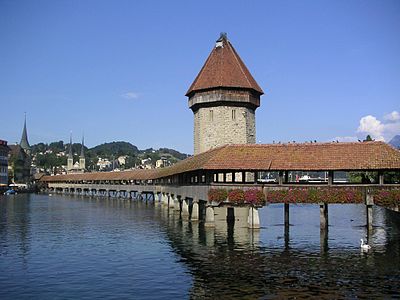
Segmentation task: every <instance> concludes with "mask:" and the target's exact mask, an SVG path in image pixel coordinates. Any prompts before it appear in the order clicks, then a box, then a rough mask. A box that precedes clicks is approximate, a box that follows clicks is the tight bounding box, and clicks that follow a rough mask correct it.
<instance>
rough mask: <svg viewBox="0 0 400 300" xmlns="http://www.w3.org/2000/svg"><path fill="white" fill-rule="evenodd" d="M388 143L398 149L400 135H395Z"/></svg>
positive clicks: (399, 147)
mask: <svg viewBox="0 0 400 300" xmlns="http://www.w3.org/2000/svg"><path fill="white" fill-rule="evenodd" d="M389 145H392V146H393V147H395V148H397V149H400V135H399V134H398V135H395V136H394V137H393V138H392V139H391V140H390V142H389Z"/></svg>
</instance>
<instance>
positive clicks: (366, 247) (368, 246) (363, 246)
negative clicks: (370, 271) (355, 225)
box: [360, 239, 371, 251]
mask: <svg viewBox="0 0 400 300" xmlns="http://www.w3.org/2000/svg"><path fill="white" fill-rule="evenodd" d="M360 241H361V250H365V251H368V250H369V249H371V246H370V245H367V244H364V240H363V239H361V240H360Z"/></svg>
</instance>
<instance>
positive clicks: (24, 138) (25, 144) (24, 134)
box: [19, 115, 31, 150]
mask: <svg viewBox="0 0 400 300" xmlns="http://www.w3.org/2000/svg"><path fill="white" fill-rule="evenodd" d="M19 145H20V146H21V148H22V149H24V150H30V149H31V146H30V145H29V142H28V133H27V131H26V115H25V121H24V129H23V130H22V137H21V142H20V143H19Z"/></svg>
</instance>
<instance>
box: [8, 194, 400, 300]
mask: <svg viewBox="0 0 400 300" xmlns="http://www.w3.org/2000/svg"><path fill="white" fill-rule="evenodd" d="M373 216H374V228H373V230H372V231H371V232H370V233H368V232H367V230H366V227H365V224H366V217H365V207H364V206H362V205H330V206H329V225H330V226H329V230H328V233H327V234H320V228H319V206H317V205H291V207H290V224H291V225H290V227H289V228H286V230H285V226H284V225H283V206H282V205H278V204H275V205H269V206H267V207H264V208H262V209H261V210H260V219H261V226H262V228H261V229H260V230H259V231H252V230H248V229H247V228H238V226H236V227H234V228H232V227H231V226H227V225H226V223H217V224H216V227H215V228H214V229H209V228H206V229H205V228H204V226H203V225H202V224H201V223H200V224H199V223H194V222H193V223H190V222H187V221H182V220H180V218H179V215H177V214H176V213H174V212H173V211H169V210H168V209H167V208H165V207H161V206H158V205H157V206H155V205H154V204H153V203H151V202H150V203H146V202H141V201H129V200H121V199H101V198H81V197H71V196H59V195H54V196H47V195H34V194H32V195H16V196H0V299H94V298H102V299H205V298H206V299H207V298H208V299H217V298H218V299H274V298H307V297H315V298H318V299H321V298H327V299H328V298H329V299H330V298H332V297H333V298H399V297H400V215H398V214H396V213H394V212H390V211H386V210H385V209H382V208H378V207H374V211H373ZM360 238H364V239H368V243H369V244H370V245H371V246H372V250H371V251H369V252H368V253H363V252H361V251H360V244H359V243H360V242H359V241H360Z"/></svg>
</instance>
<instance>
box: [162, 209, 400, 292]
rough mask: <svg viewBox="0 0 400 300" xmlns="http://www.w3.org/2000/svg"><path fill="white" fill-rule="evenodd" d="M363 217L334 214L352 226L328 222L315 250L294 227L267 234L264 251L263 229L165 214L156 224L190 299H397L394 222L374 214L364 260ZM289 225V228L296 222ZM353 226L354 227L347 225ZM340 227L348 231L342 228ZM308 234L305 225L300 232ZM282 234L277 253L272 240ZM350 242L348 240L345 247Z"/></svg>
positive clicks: (399, 275)
mask: <svg viewBox="0 0 400 300" xmlns="http://www.w3.org/2000/svg"><path fill="white" fill-rule="evenodd" d="M300 209H304V208H300ZM305 209H306V210H307V209H311V208H310V207H306V208H305ZM347 209H349V211H346V210H347ZM294 210H296V208H295V209H294ZM362 210H363V207H362V206H361V207H360V206H359V207H358V208H357V207H347V208H346V206H336V207H334V208H333V209H332V213H333V214H335V213H337V212H339V213H340V216H342V217H343V216H346V215H347V216H349V217H351V219H349V220H348V222H344V221H342V222H340V217H338V216H335V217H333V218H332V222H331V225H330V226H329V229H327V230H321V231H320V232H319V233H320V235H319V238H320V239H319V245H318V246H319V248H320V249H319V251H315V250H316V249H317V248H318V247H317V245H315V244H316V243H313V240H311V242H310V244H309V245H308V246H304V241H303V239H304V238H307V237H308V236H309V232H308V233H307V232H304V233H301V231H300V234H299V231H296V230H292V229H295V227H297V225H296V224H294V225H293V224H292V226H284V225H283V224H282V226H272V230H271V228H269V230H268V231H269V234H270V235H271V236H275V237H276V238H277V242H275V243H272V244H269V245H266V244H265V242H263V241H262V240H260V236H263V234H262V233H263V231H265V230H267V229H266V228H262V229H261V230H260V231H258V230H249V229H248V228H245V227H240V226H231V225H229V224H226V223H225V222H220V223H219V224H216V226H215V228H209V227H204V226H203V224H201V223H200V224H199V223H190V222H187V221H182V220H181V219H179V218H178V217H177V216H176V215H170V214H164V215H163V218H161V222H162V223H163V224H165V227H164V226H162V227H161V228H165V232H166V234H167V236H168V239H169V240H170V241H171V247H173V249H174V251H176V252H177V253H179V255H180V256H181V257H182V258H183V259H182V261H183V262H184V263H185V264H186V265H187V266H188V268H189V269H190V270H191V274H192V275H193V287H192V289H191V294H190V296H191V298H192V299H198V298H201V299H203V298H211V299H212V298H224V299H229V298H242V299H243V298H244V299H246V298H248V299H254V298H263V299H268V298H274V297H284V298H287V297H313V296H314V297H316V296H318V297H319V298H332V297H333V298H356V297H366V298H370V297H392V296H393V295H399V294H398V293H399V291H398V282H399V281H400V271H399V267H400V259H399V253H400V252H399V245H400V239H399V237H400V236H399V229H398V228H399V227H398V226H397V225H396V224H397V221H396V220H398V218H399V216H398V215H391V214H393V213H391V212H388V211H386V210H384V209H380V208H376V209H375V210H374V215H375V224H376V225H375V227H374V229H373V230H372V231H370V236H369V241H370V243H371V244H373V245H374V248H373V250H372V251H370V252H369V253H362V252H361V251H360V248H359V245H358V243H359V242H358V241H359V239H358V238H359V236H360V232H361V234H365V235H367V233H368V230H367V229H366V227H365V225H359V224H362V223H363V221H362V220H363V216H364V212H363V211H362ZM161 211H162V208H161ZM303 213H304V212H300V214H303ZM265 215H268V214H267V213H264V214H263V216H262V217H265ZM165 217H166V218H165ZM293 220H294V223H296V218H293ZM303 221H304V220H303ZM314 221H315V220H314ZM316 221H317V222H318V221H319V220H318V219H317V220H316ZM354 222H356V224H355V225H351V224H352V223H354ZM275 225H276V224H275ZM346 225H349V227H348V228H347V229H346V228H345V226H346ZM334 226H336V228H334ZM309 227H310V226H306V228H305V230H307V228H309ZM317 228H318V227H317ZM281 230H282V231H283V239H284V245H283V247H281V246H280V243H281V242H280V241H279V240H280V238H281V233H280V232H279V231H281ZM300 230H301V229H300ZM292 231H293V232H294V233H295V234H292V233H291V232H292ZM389 232H390V234H389V235H390V236H388V233H389ZM291 234H292V236H291ZM317 235H318V234H315V236H317ZM341 235H342V236H341ZM271 236H270V238H271ZM353 236H355V237H353ZM295 239H299V241H296V240H295ZM349 239H353V240H355V241H354V242H353V243H352V244H351V245H349V244H348V241H347V240H349ZM340 241H344V242H343V243H341V242H340ZM291 244H292V246H291Z"/></svg>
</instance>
